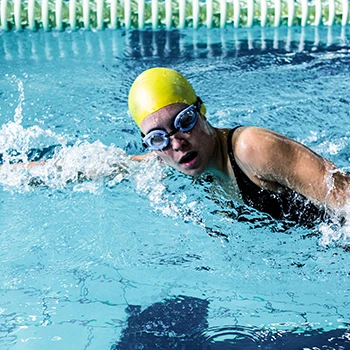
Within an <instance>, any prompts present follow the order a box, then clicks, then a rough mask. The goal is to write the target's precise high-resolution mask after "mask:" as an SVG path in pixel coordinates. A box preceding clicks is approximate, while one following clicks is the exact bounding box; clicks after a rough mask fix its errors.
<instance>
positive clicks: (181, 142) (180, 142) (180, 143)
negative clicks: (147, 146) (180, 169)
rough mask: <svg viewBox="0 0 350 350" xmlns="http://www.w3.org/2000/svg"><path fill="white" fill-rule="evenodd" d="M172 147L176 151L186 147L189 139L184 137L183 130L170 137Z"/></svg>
mask: <svg viewBox="0 0 350 350" xmlns="http://www.w3.org/2000/svg"><path fill="white" fill-rule="evenodd" d="M170 143H171V148H172V149H173V150H174V151H182V150H183V149H184V147H185V146H186V145H187V144H188V142H187V140H186V139H185V138H184V137H183V135H182V133H181V132H177V133H176V134H174V135H172V136H171V137H170Z"/></svg>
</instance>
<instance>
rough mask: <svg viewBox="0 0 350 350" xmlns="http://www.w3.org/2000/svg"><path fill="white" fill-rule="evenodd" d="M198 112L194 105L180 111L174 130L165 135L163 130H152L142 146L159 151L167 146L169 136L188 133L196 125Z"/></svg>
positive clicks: (143, 140)
mask: <svg viewBox="0 0 350 350" xmlns="http://www.w3.org/2000/svg"><path fill="white" fill-rule="evenodd" d="M197 120H198V112H197V109H196V106H195V105H191V106H189V107H187V108H185V109H184V110H183V111H181V112H180V113H179V114H178V115H177V116H176V118H175V121H174V127H175V130H174V131H173V132H171V133H167V132H166V131H164V130H152V131H150V132H149V133H148V134H147V135H146V136H145V137H144V138H143V139H142V142H143V145H144V146H145V147H148V148H150V149H152V150H154V151H161V150H163V149H164V148H166V147H167V146H168V144H169V138H170V136H172V135H174V134H175V133H177V132H178V131H181V132H189V131H190V130H192V129H193V128H194V126H195V125H196V124H197Z"/></svg>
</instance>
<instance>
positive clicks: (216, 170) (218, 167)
mask: <svg viewBox="0 0 350 350" xmlns="http://www.w3.org/2000/svg"><path fill="white" fill-rule="evenodd" d="M211 129H212V130H211V131H212V135H213V138H214V151H213V155H212V157H211V160H210V162H209V166H208V170H209V171H210V172H211V173H213V174H214V175H217V176H219V177H220V178H222V179H228V178H230V177H231V175H230V169H231V168H230V166H229V157H228V150H227V137H228V133H229V129H218V128H214V127H211Z"/></svg>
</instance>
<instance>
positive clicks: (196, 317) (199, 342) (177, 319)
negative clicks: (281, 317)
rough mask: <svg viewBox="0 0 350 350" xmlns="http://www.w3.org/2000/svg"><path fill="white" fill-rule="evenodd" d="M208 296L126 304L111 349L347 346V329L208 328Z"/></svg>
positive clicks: (349, 334)
mask: <svg viewBox="0 0 350 350" xmlns="http://www.w3.org/2000/svg"><path fill="white" fill-rule="evenodd" d="M208 307H209V302H208V301H207V300H203V299H199V298H193V297H188V296H178V297H175V298H172V299H167V300H163V301H161V302H157V303H154V304H153V305H151V306H149V307H148V308H146V309H145V310H143V311H141V307H140V306H129V307H128V309H127V312H128V314H129V318H128V321H127V327H126V328H125V329H124V330H123V332H122V335H121V338H120V340H119V341H118V342H117V343H116V344H114V345H113V346H112V347H111V350H117V349H119V350H124V349H125V350H127V349H143V350H151V349H162V350H168V349H169V350H171V349H184V350H197V349H198V350H201V349H203V350H204V349H205V350H226V349H227V350H230V349H237V350H238V349H244V350H258V349H263V350H279V349H283V350H298V349H304V348H309V349H322V350H324V349H328V350H331V349H333V350H346V349H350V329H348V330H345V329H343V330H340V329H337V330H332V331H328V332H323V331H322V330H312V331H306V332H303V333H300V332H299V333H297V332H281V331H279V332H269V331H266V330H259V329H253V328H248V327H241V326H232V327H231V326H229V327H223V328H208V320H207V317H208Z"/></svg>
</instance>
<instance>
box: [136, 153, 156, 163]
mask: <svg viewBox="0 0 350 350" xmlns="http://www.w3.org/2000/svg"><path fill="white" fill-rule="evenodd" d="M154 155H155V154H154V153H145V154H138V155H135V156H131V160H136V161H139V162H140V161H143V160H149V159H150V158H153V157H154Z"/></svg>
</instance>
